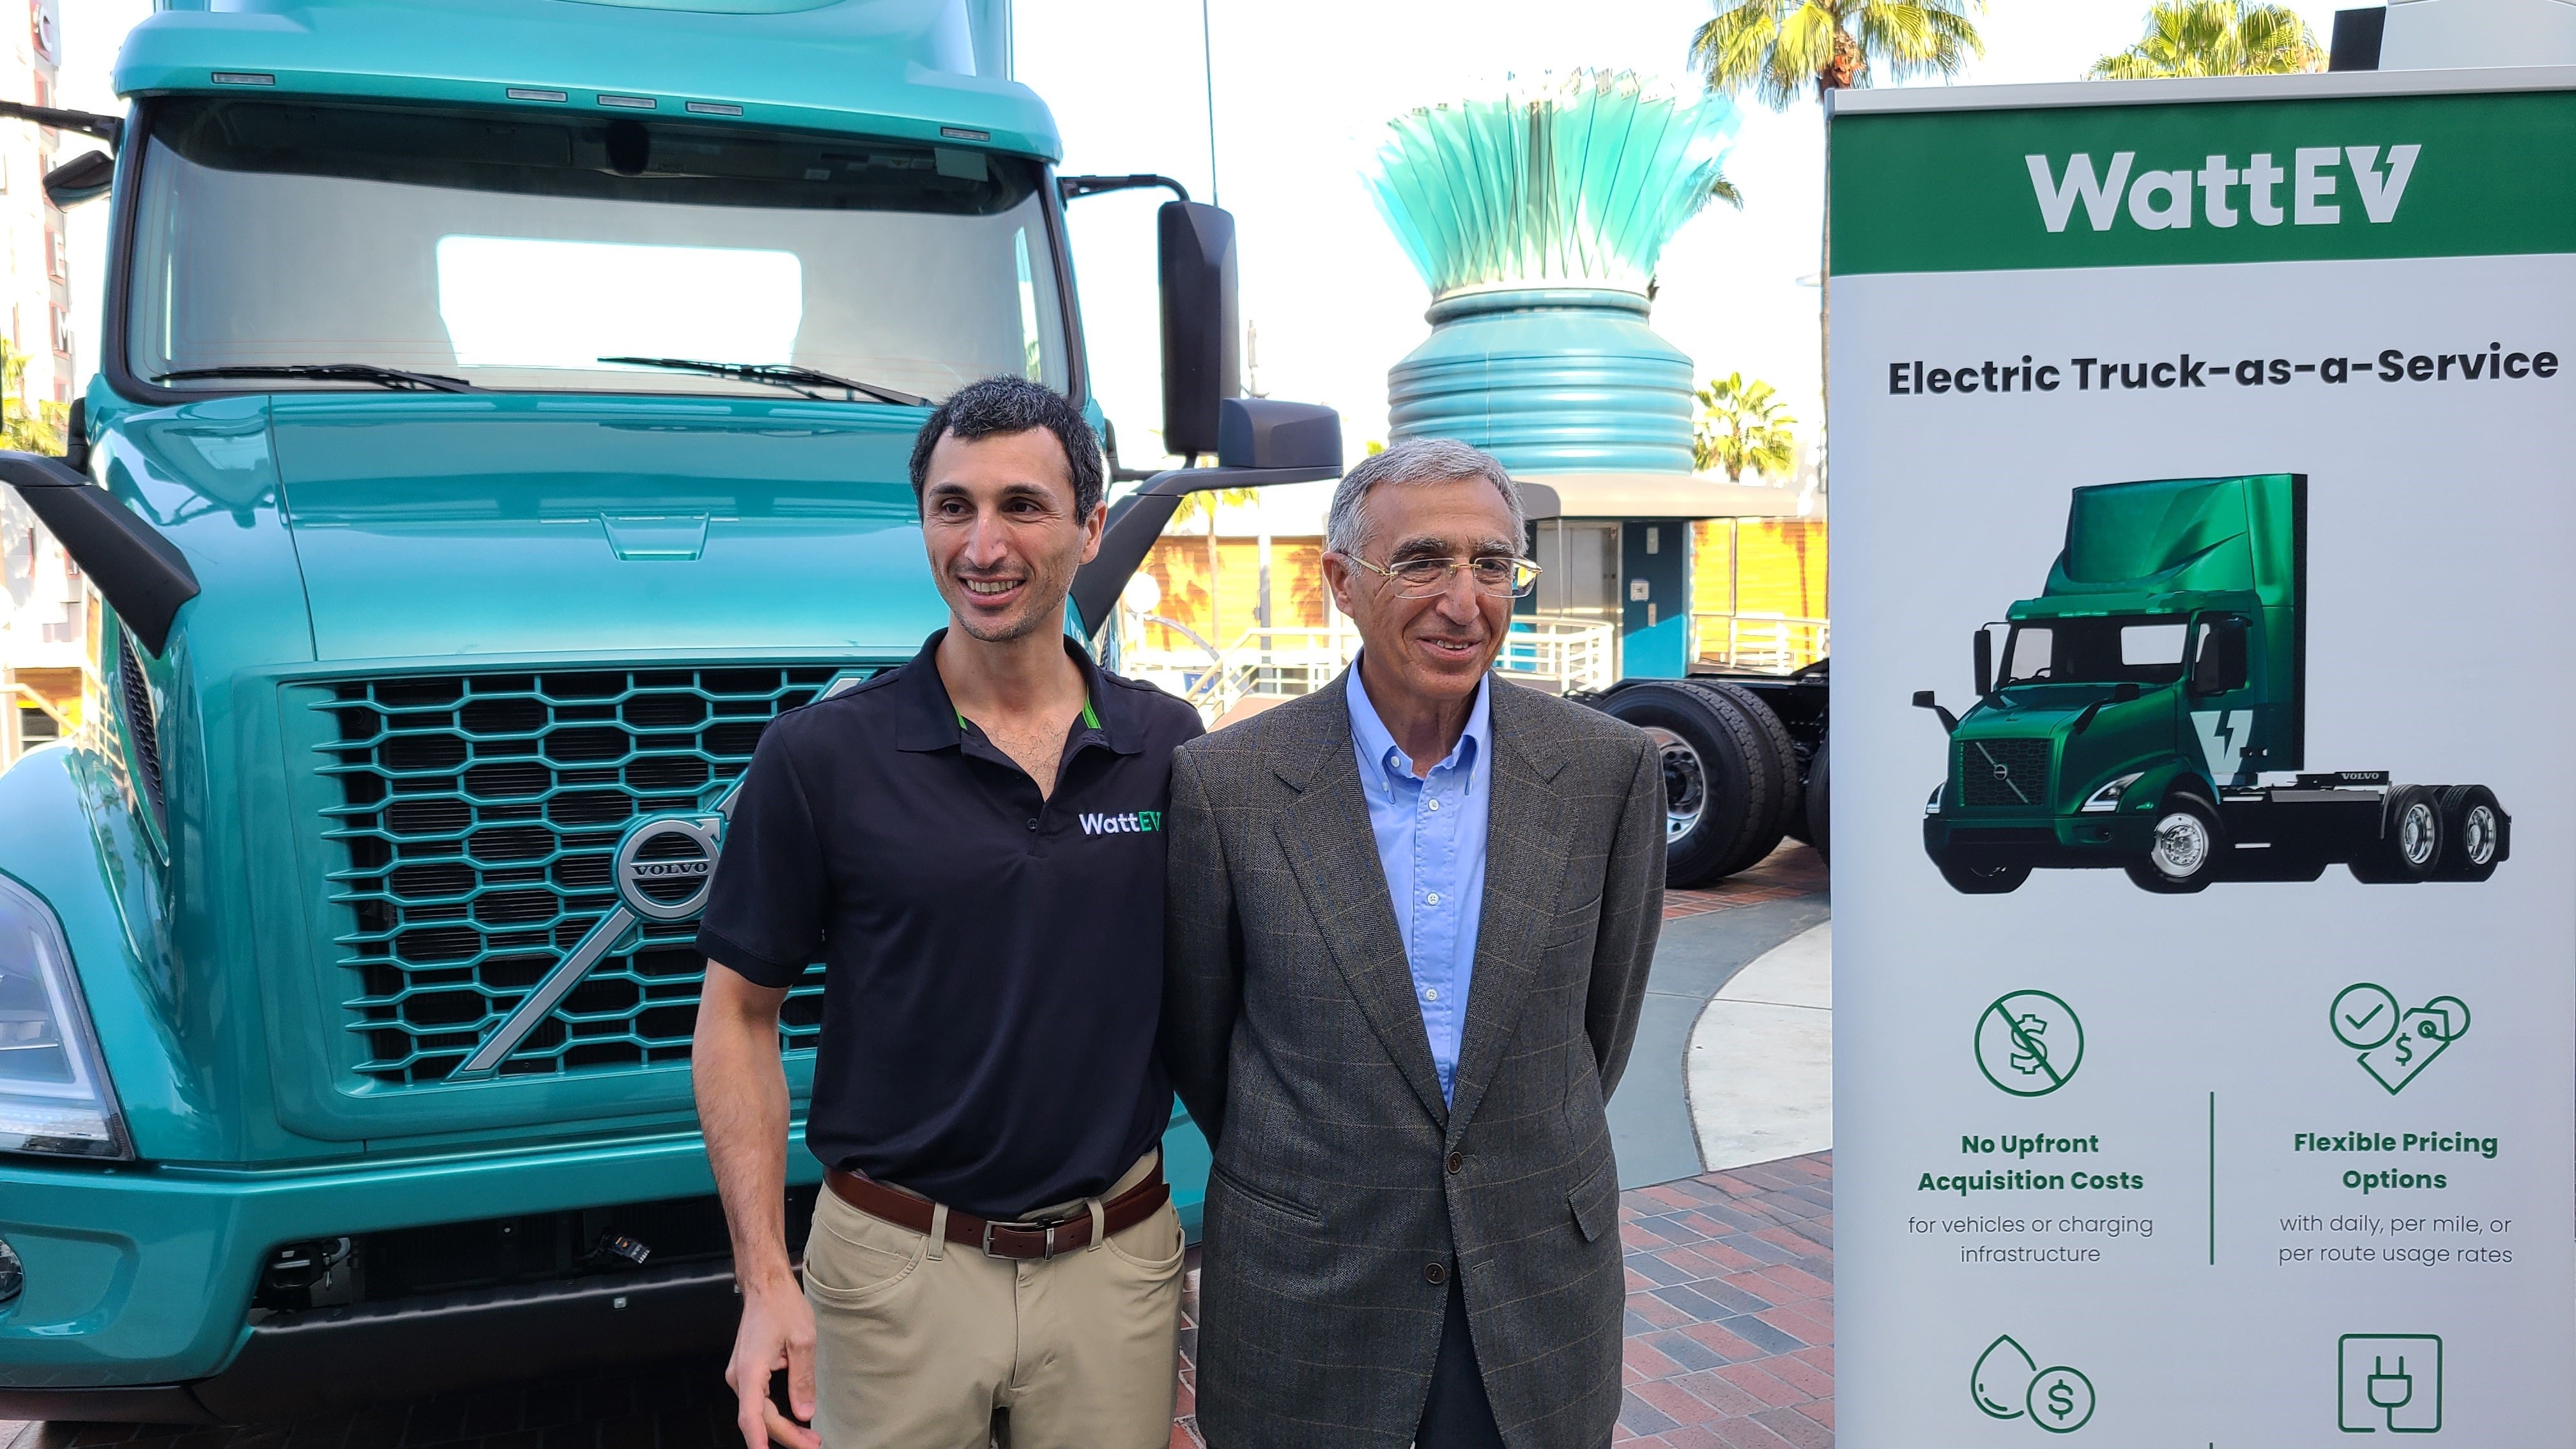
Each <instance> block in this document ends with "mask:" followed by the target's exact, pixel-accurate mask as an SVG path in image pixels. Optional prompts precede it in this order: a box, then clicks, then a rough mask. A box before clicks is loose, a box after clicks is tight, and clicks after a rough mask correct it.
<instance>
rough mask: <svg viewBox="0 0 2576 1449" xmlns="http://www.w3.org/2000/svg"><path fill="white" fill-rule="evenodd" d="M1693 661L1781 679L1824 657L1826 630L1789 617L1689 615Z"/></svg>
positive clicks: (1827, 641)
mask: <svg viewBox="0 0 2576 1449" xmlns="http://www.w3.org/2000/svg"><path fill="white" fill-rule="evenodd" d="M1691 632H1692V633H1693V634H1694V635H1695V636H1697V640H1698V643H1697V648H1696V650H1695V652H1696V654H1697V657H1698V659H1699V662H1700V663H1702V664H1714V665H1717V666H1719V667H1720V668H1724V669H1752V670H1761V671H1765V672H1768V673H1774V674H1787V673H1789V672H1790V671H1791V670H1796V669H1804V668H1805V667H1807V666H1808V665H1810V664H1813V663H1815V662H1816V661H1817V660H1819V659H1822V658H1824V657H1825V654H1826V651H1827V650H1828V648H1829V647H1830V646H1831V644H1832V642H1833V638H1832V634H1833V630H1832V625H1831V624H1830V623H1829V622H1828V621H1826V620H1823V619H1802V618H1799V617H1797V616H1796V615H1793V614H1762V613H1752V614H1693V615H1691Z"/></svg>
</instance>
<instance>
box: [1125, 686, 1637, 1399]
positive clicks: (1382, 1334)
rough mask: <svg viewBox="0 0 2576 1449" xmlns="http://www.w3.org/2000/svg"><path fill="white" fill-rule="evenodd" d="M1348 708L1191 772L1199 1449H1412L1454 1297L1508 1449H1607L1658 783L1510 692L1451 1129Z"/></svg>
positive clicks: (1303, 713) (1178, 1050)
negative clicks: (1617, 1090)
mask: <svg viewBox="0 0 2576 1449" xmlns="http://www.w3.org/2000/svg"><path fill="white" fill-rule="evenodd" d="M1347 678H1348V676H1347V675H1345V676H1344V678H1343V679H1339V680H1335V681H1334V682H1333V684H1332V685H1331V686H1329V687H1328V688H1326V689H1323V690H1321V691H1319V692H1317V693H1315V694H1311V695H1308V696H1305V697H1304V698H1301V699H1296V700H1292V701H1290V702H1289V703H1287V704H1283V705H1280V706H1279V707H1277V708H1275V709H1272V710H1270V711H1268V712H1266V713H1264V714H1261V715H1258V716H1255V717H1254V718H1253V719H1251V720H1248V721H1246V722H1244V723H1242V724H1239V725H1236V726H1234V727H1233V728H1230V729H1226V730H1221V731H1219V732H1217V733H1215V734H1212V735H1208V736H1205V737H1203V738H1201V739H1197V740H1194V741H1192V742H1190V743H1189V744H1187V745H1184V746H1182V747H1181V749H1180V750H1179V751H1178V753H1177V754H1175V756H1174V757H1173V769H1172V803H1171V811H1170V815H1169V818H1168V821H1167V828H1168V829H1169V831H1170V837H1169V841H1168V846H1169V852H1170V854H1169V859H1170V870H1171V880H1170V890H1169V892H1168V895H1167V898H1166V906H1165V912H1166V914H1165V924H1166V942H1165V947H1164V959H1165V963H1166V966H1165V971H1166V975H1165V987H1164V996H1163V1024H1162V1031H1163V1051H1164V1056H1165V1059H1166V1061H1167V1062H1168V1063H1169V1065H1170V1067H1171V1071H1172V1077H1173V1082H1174V1085H1175V1086H1176V1087H1177V1088H1178V1090H1179V1092H1180V1095H1181V1100H1182V1101H1183V1102H1184V1103H1185V1104H1187V1106H1188V1107H1189V1109H1190V1113H1191V1115H1192V1116H1193V1117H1195V1118H1197V1119H1198V1122H1199V1124H1200V1126H1201V1127H1202V1128H1203V1129H1204V1130H1205V1131H1206V1133H1207V1135H1208V1139H1209V1141H1210V1142H1211V1143H1213V1144H1214V1146H1215V1149H1216V1164H1215V1170H1214V1172H1213V1173H1212V1174H1211V1176H1210V1179H1209V1182H1208V1196H1207V1209H1206V1211H1207V1220H1206V1253H1205V1258H1204V1260H1203V1271H1202V1275H1201V1282H1200V1289H1199V1295H1200V1296H1199V1337H1198V1414H1199V1426H1200V1428H1201V1430H1202V1431H1203V1432H1204V1433H1205V1434H1206V1435H1207V1438H1208V1442H1209V1444H1210V1445H1211V1446H1212V1449H1254V1446H1283V1449H1284V1446H1291V1445H1298V1446H1306V1445H1314V1446H1334V1449H1340V1446H1345V1445H1349V1446H1359V1445H1369V1446H1385V1449H1404V1446H1405V1445H1406V1444H1407V1443H1409V1442H1410V1441H1411V1439H1412V1437H1413V1430H1414V1427H1415V1425H1416V1424H1417V1422H1418V1421H1419V1419H1420V1417H1421V1413H1422V1407H1423V1402H1424V1399H1425V1396H1426V1395H1427V1393H1428V1392H1429V1386H1430V1378H1431V1366H1432V1360H1433V1358H1434V1357H1435V1355H1436V1353H1437V1351H1438V1348H1439V1343H1440V1330H1441V1322H1442V1315H1443V1311H1444V1310H1445V1308H1446V1307H1447V1301H1448V1293H1449V1289H1448V1287H1447V1285H1446V1282H1445V1280H1446V1279H1447V1278H1448V1277H1449V1276H1450V1275H1452V1274H1454V1275H1456V1276H1457V1277H1458V1279H1459V1282H1460V1285H1461V1286H1462V1287H1463V1289H1464V1291H1465V1295H1466V1302H1467V1311H1468V1321H1469V1325H1470V1330H1471V1333H1472V1336H1473V1338H1474V1340H1475V1346H1476V1356H1477V1360H1478V1362H1479V1364H1480V1366H1481V1367H1482V1369H1483V1371H1484V1379H1485V1388H1486V1393H1487V1397H1488V1398H1489V1399H1490V1400H1491V1401H1492V1403H1493V1407H1494V1414H1495V1418H1496V1421H1497V1422H1498V1423H1499V1424H1500V1426H1501V1428H1502V1431H1503V1437H1504V1440H1505V1441H1506V1442H1507V1443H1508V1444H1510V1445H1511V1446H1512V1449H1597V1446H1599V1445H1600V1444H1602V1443H1603V1442H1604V1441H1605V1440H1606V1439H1608V1438H1609V1436H1610V1431H1611V1426H1612V1424H1613V1422H1614V1421H1615V1419H1616V1418H1617V1416H1618V1412H1619V1403H1620V1382H1619V1367H1620V1326H1621V1313H1622V1309H1623V1308H1624V1306H1625V1299H1626V1289H1625V1286H1624V1282H1623V1278H1622V1273H1621V1267H1620V1251H1619V1184H1618V1173H1617V1171H1616V1169H1615V1168H1614V1166H1613V1165H1612V1162H1611V1157H1610V1134H1609V1124H1608V1122H1607V1120H1606V1119H1605V1118H1604V1117H1603V1115H1602V1103H1603V1101H1604V1100H1605V1099H1607V1098H1608V1097H1609V1095H1610V1091H1611V1088H1613V1087H1614V1086H1616V1085H1617V1084H1618V1081H1619V1072H1620V1069H1621V1068H1622V1067H1623V1066H1624V1065H1625V1064H1626V1062H1627V1059H1628V1048H1629V1045H1630V1042H1631V1041H1632V1039H1633V1038H1634V1035H1635V1033H1636V1027H1637V1013H1638V1008H1639V1005H1640V1004H1641V1002H1642V1000H1643V998H1644V994H1645V989H1646V971H1647V966H1648V963H1649V962H1650V961H1651V960H1652V958H1653V955H1654V947H1655V934H1656V932H1657V930H1658V929H1659V927H1660V926H1661V924H1662V919H1663V880H1664V786H1663V770H1662V764H1661V760H1660V757H1659V755H1658V752H1657V751H1656V749H1655V747H1654V745H1653V743H1652V742H1651V741H1650V740H1649V738H1648V737H1647V735H1646V734H1645V733H1644V732H1643V731H1641V730H1638V729H1636V728H1634V727H1633V726H1630V725H1626V724H1623V723H1621V722H1619V721H1617V720H1614V719H1612V718H1610V717H1609V716H1608V715H1605V714H1602V713H1599V712H1598V711H1595V710H1590V709H1586V708H1583V707H1582V706H1580V705H1574V704H1568V703H1566V702H1565V701H1563V700H1560V699H1556V698H1553V697H1551V696H1548V695H1544V694H1540V693H1538V692H1536V691H1534V690H1530V689H1525V688H1522V687H1519V686H1517V685H1511V684H1506V683H1504V682H1503V681H1502V680H1500V679H1499V678H1498V679H1496V680H1495V681H1494V683H1493V709H1492V725H1493V731H1492V739H1493V751H1494V758H1493V774H1492V778H1493V786H1492V788H1493V798H1492V800H1491V802H1490V807H1491V817H1490V824H1489V826H1488V831H1489V833H1488V836H1487V857H1486V865H1485V898H1484V902H1483V906H1482V914H1481V915H1480V917H1479V922H1480V924H1479V926H1478V929H1477V938H1476V958H1475V975H1474V979H1473V982H1472V983H1471V985H1470V987H1469V989H1468V1000H1467V1020H1466V1025H1465V1030H1464V1033H1463V1036H1462V1039H1461V1042H1460V1050H1459V1061H1458V1071H1457V1079H1456V1100H1455V1103H1454V1105H1449V1104H1444V1103H1443V1102H1442V1101H1441V1097H1440V1079H1439V1076H1438V1074H1437V1073H1436V1071H1435V1070H1434V1069H1433V1066H1432V1062H1431V1044H1430V1039H1429V1036H1428V1035H1427V1034H1426V1033H1425V1031H1424V1030H1423V1026H1422V1015H1421V1009H1420V1008H1419V1007H1418V1006H1417V1005H1415V1002H1414V996H1413V979H1412V975H1411V972H1410V970H1409V968H1408V967H1407V965H1406V962H1405V957H1404V945H1403V938H1402V937H1401V936H1400V935H1399V934H1398V933H1397V929H1396V922H1395V911H1394V906H1393V905H1392V903H1391V902H1390V901H1389V899H1388V895H1387V885H1386V875H1385V871H1384V869H1383V868H1382V867H1381V866H1380V865H1379V863H1378V857H1377V846H1376V842H1375V839H1374V837H1373V836H1372V834H1371V832H1370V828H1369V817H1368V805H1367V802H1366V800H1365V799H1364V798H1363V797H1362V795H1361V793H1360V780H1359V771H1358V767H1357V765H1356V763H1355V762H1354V760H1353V756H1352V747H1351V728H1350V715H1349V712H1348V706H1347V705H1346V704H1345V703H1344V702H1343V691H1344V688H1345V685H1346V681H1347ZM1435 1265H1436V1267H1435Z"/></svg>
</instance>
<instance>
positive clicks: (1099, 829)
mask: <svg viewBox="0 0 2576 1449" xmlns="http://www.w3.org/2000/svg"><path fill="white" fill-rule="evenodd" d="M1162 828H1163V812H1162V811H1160V810H1130V811H1128V812H1127V813H1126V814H1124V815H1100V814H1091V813H1086V814H1085V815H1083V817H1082V833H1083V834H1085V835H1151V834H1153V833H1154V832H1155V831H1157V830H1160V829H1162Z"/></svg>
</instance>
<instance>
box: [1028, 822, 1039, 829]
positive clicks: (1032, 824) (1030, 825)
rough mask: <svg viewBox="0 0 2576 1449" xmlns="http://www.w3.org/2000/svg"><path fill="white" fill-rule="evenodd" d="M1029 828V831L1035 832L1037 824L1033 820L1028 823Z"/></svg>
mask: <svg viewBox="0 0 2576 1449" xmlns="http://www.w3.org/2000/svg"><path fill="white" fill-rule="evenodd" d="M1029 828H1030V829H1031V830H1035V829H1037V828H1038V823H1037V822H1036V821H1034V820H1032V821H1030V822H1029Z"/></svg>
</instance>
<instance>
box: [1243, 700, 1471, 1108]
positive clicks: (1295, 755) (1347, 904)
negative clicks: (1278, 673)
mask: <svg viewBox="0 0 2576 1449" xmlns="http://www.w3.org/2000/svg"><path fill="white" fill-rule="evenodd" d="M1343 688H1344V685H1343V682H1342V681H1341V680H1339V679H1336V680H1335V681H1334V682H1333V683H1332V684H1331V685H1330V686H1328V687H1327V688H1325V689H1324V690H1322V691H1320V692H1318V693H1317V694H1315V695H1314V696H1311V697H1312V698H1313V699H1314V700H1315V701H1316V703H1315V705H1314V706H1313V707H1312V708H1311V709H1309V710H1305V711H1301V713H1303V714H1305V715H1307V716H1308V719H1309V720H1311V723H1307V722H1305V721H1301V724H1302V725H1303V730H1302V732H1303V733H1304V734H1305V735H1306V738H1304V739H1292V740H1283V741H1282V742H1281V745H1282V748H1281V751H1280V754H1281V758H1280V761H1279V763H1278V764H1277V765H1275V766H1274V767H1273V768H1274V772H1275V773H1276V774H1278V776H1279V778H1280V780H1281V781H1282V782H1283V783H1285V784H1287V785H1288V786H1289V788H1291V789H1293V790H1296V791H1297V792H1298V797H1297V800H1296V802H1295V803H1294V804H1292V805H1290V806H1289V807H1288V809H1287V810H1285V811H1283V812H1282V813H1281V815H1280V817H1279V824H1278V835H1279V845H1280V848H1281V850H1282V851H1283V852H1284V853H1285V854H1286V855H1287V858H1288V868H1289V871H1290V872H1291V873H1292V874H1293V875H1295V877H1296V878H1297V886H1298V889H1299V890H1300V891H1302V892H1303V893H1304V895H1305V898H1306V908H1307V910H1308V911H1310V912H1311V913H1312V914H1313V916H1314V920H1315V925H1316V929H1317V930H1318V931H1320V932H1321V933H1322V934H1323V937H1324V944H1325V946H1326V948H1327V949H1328V950H1329V951H1330V953H1331V955H1332V958H1333V964H1334V965H1335V966H1336V967H1338V968H1339V969H1340V971H1341V973H1342V979H1343V980H1344V981H1346V982H1347V983H1349V985H1350V989H1351V994H1352V995H1353V996H1355V997H1357V998H1358V999H1359V1004H1360V1011H1361V1014H1362V1015H1364V1016H1366V1017H1367V1018H1368V1023H1369V1026H1370V1027H1371V1028H1372V1029H1373V1030H1374V1031H1375V1032H1376V1033H1377V1035H1378V1039H1379V1040H1380V1041H1381V1042H1382V1043H1384V1045H1385V1047H1386V1052H1387V1055H1388V1056H1389V1057H1391V1058H1393V1059H1394V1061H1395V1065H1396V1067H1397V1069H1398V1070H1400V1071H1402V1072H1403V1073H1404V1079H1405V1080H1406V1081H1407V1082H1409V1083H1411V1084H1412V1086H1413V1093H1414V1095H1415V1096H1416V1097H1419V1098H1421V1099H1422V1107H1423V1110H1424V1111H1426V1112H1429V1113H1430V1114H1431V1119H1432V1120H1433V1121H1435V1122H1440V1123H1443V1124H1445V1123H1446V1122H1447V1121H1448V1118H1449V1112H1448V1107H1447V1104H1446V1103H1444V1102H1443V1101H1442V1100H1441V1097H1440V1073H1439V1070H1438V1068H1436V1067H1434V1066H1433V1065H1432V1062H1431V1037H1430V1034H1429V1033H1428V1032H1426V1031H1425V1030H1424V1029H1423V1025H1422V1008H1420V1007H1419V1006H1416V1005H1415V1004H1414V1001H1413V970H1412V967H1411V966H1410V965H1409V964H1408V963H1407V962H1406V960H1405V956H1404V937H1403V935H1402V934H1401V933H1399V932H1398V931H1397V929H1396V925H1395V905H1394V902H1393V900H1392V899H1391V898H1390V897H1389V896H1388V894H1387V885H1386V868H1385V866H1384V865H1382V864H1380V863H1379V861H1378V858H1377V833H1376V832H1375V830H1373V829H1372V828H1371V827H1370V825H1369V815H1368V801H1367V800H1366V799H1365V798H1364V797H1362V795H1361V794H1360V775H1359V765H1358V763H1357V760H1356V757H1355V756H1354V755H1353V754H1352V745H1351V723H1350V713H1349V706H1348V704H1347V703H1345V701H1344V698H1343V694H1342V691H1343ZM1492 878H1493V877H1492V874H1491V870H1490V867H1489V868H1488V872H1487V876H1486V879H1487V880H1488V881H1489V882H1490V881H1491V880H1492ZM1490 890H1491V887H1490V885H1489V886H1488V892H1489V894H1488V899H1489V900H1490V899H1491V896H1490ZM1476 969H1477V970H1479V971H1482V970H1483V969H1484V966H1483V958H1482V956H1481V955H1480V956H1479V957H1478V964H1477V968H1476ZM1472 1011H1473V1007H1472V1005H1471V1007H1470V1012H1471V1014H1472Z"/></svg>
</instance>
